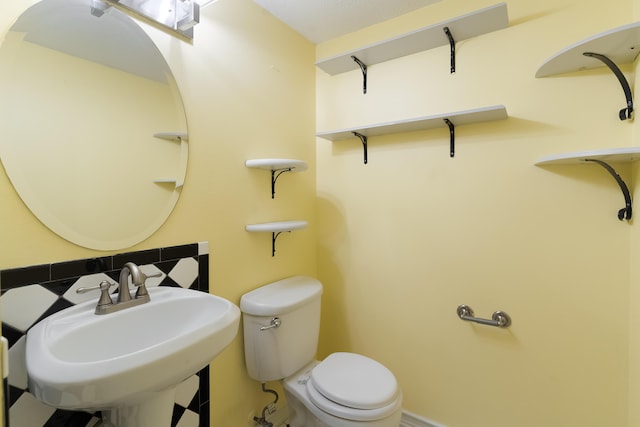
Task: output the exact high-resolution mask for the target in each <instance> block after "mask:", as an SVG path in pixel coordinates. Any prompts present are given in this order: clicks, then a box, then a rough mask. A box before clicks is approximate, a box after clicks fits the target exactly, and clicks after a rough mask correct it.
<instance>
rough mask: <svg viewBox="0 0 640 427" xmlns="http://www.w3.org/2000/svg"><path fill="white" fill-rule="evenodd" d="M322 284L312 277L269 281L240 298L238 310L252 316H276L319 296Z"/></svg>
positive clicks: (294, 277)
mask: <svg viewBox="0 0 640 427" xmlns="http://www.w3.org/2000/svg"><path fill="white" fill-rule="evenodd" d="M321 295H322V284H321V283H320V282H319V281H318V280H317V279H314V278H312V277H307V276H293V277H288V278H286V279H282V280H279V281H277V282H273V283H270V284H268V285H264V286H261V287H259V288H258V289H255V290H253V291H251V292H249V293H246V294H244V295H243V296H242V298H240V310H241V311H242V312H243V313H246V314H252V315H254V316H276V315H278V314H284V313H287V312H290V311H293V310H295V309H297V308H299V307H301V306H303V305H305V304H308V303H309V302H311V301H313V300H316V299H318V298H320V296H321Z"/></svg>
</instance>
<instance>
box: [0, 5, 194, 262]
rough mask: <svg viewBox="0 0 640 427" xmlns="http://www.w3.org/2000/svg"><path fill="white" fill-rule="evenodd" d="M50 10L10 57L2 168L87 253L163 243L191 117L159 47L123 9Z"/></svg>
mask: <svg viewBox="0 0 640 427" xmlns="http://www.w3.org/2000/svg"><path fill="white" fill-rule="evenodd" d="M91 4H92V0H43V1H41V2H39V3H36V4H34V5H33V6H31V7H30V8H29V9H27V10H26V11H25V12H24V13H23V14H22V15H21V16H20V17H19V19H18V20H17V21H16V22H15V24H14V25H13V26H12V27H11V29H10V30H9V32H8V33H7V34H5V36H4V41H2V44H1V45H0V94H1V95H0V130H1V135H0V161H2V165H3V166H4V169H5V171H6V173H7V175H8V177H9V179H10V181H11V183H12V184H13V186H14V188H15V189H16V191H17V193H18V194H19V195H20V197H21V199H22V200H23V201H24V203H25V204H26V206H27V207H28V208H29V209H30V210H31V212H33V214H34V215H35V216H36V217H37V218H38V219H39V220H40V221H41V222H42V223H44V224H45V225H46V226H47V227H49V228H50V229H51V230H52V231H54V232H55V233H57V234H58V235H60V236H61V237H63V238H65V239H67V240H69V241H71V242H73V243H76V244H78V245H81V246H83V247H87V248H91V249H98V250H114V249H123V248H127V247H130V246H132V245H134V244H136V243H139V242H141V241H142V240H144V239H146V238H147V237H149V236H150V235H151V234H153V233H154V232H155V231H156V230H157V229H158V228H159V227H160V226H161V225H162V224H163V223H164V222H165V221H166V219H167V218H168V216H169V215H170V213H171V212H172V210H173V208H174V207H175V204H176V203H177V201H178V197H179V195H180V191H181V188H182V185H183V184H184V178H185V174H186V167H187V156H188V144H187V140H188V138H187V124H186V118H185V112H184V108H183V104H182V100H181V97H180V93H179V91H178V87H177V84H176V82H175V79H174V78H173V76H172V74H171V71H170V69H169V66H168V64H167V63H166V61H165V60H164V58H163V56H162V54H161V53H160V51H159V50H158V48H157V47H156V46H155V44H154V43H153V41H152V40H151V39H150V38H149V37H148V36H147V34H146V33H145V32H144V31H143V30H142V28H141V27H140V26H139V25H138V24H137V23H136V22H135V21H134V20H133V19H131V18H129V17H128V16H126V15H125V14H124V13H122V12H120V11H118V10H117V9H115V8H108V9H106V10H98V9H93V8H92V7H91Z"/></svg>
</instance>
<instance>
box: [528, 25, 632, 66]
mask: <svg viewBox="0 0 640 427" xmlns="http://www.w3.org/2000/svg"><path fill="white" fill-rule="evenodd" d="M584 52H594V53H599V54H601V55H605V56H607V57H608V58H609V59H611V60H612V61H613V62H615V63H616V64H618V65H619V64H629V63H632V62H633V61H635V59H636V57H637V56H638V53H640V22H636V23H633V24H629V25H625V26H622V27H618V28H614V29H613V30H609V31H606V32H603V33H600V34H597V35H595V36H592V37H589V38H586V39H584V40H582V41H580V42H578V43H575V44H572V45H571V46H569V47H567V48H565V49H563V50H561V51H560V52H558V53H556V54H555V55H553V56H551V57H550V58H548V59H547V60H546V61H545V62H544V64H543V65H542V66H541V67H540V68H539V69H538V71H537V72H536V77H547V76H552V75H557V74H563V73H569V72H575V71H581V70H586V69H592V68H598V67H602V66H604V64H603V63H602V62H600V61H598V60H597V59H594V58H590V57H587V56H584V55H583V53H584Z"/></svg>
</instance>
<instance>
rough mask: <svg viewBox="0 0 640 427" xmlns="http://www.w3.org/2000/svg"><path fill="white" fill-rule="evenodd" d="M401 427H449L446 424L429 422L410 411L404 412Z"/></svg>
mask: <svg viewBox="0 0 640 427" xmlns="http://www.w3.org/2000/svg"><path fill="white" fill-rule="evenodd" d="M400 427H447V426H445V425H444V424H440V423H437V422H435V421H431V420H428V419H426V418H424V417H422V416H420V415H416V414H413V413H411V412H409V411H402V418H401V419H400Z"/></svg>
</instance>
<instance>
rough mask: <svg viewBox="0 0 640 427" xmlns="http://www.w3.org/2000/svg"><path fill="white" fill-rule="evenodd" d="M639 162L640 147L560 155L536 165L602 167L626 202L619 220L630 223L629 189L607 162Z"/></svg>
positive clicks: (543, 159)
mask: <svg viewBox="0 0 640 427" xmlns="http://www.w3.org/2000/svg"><path fill="white" fill-rule="evenodd" d="M637 160H640V147H625V148H610V149H604V150H594V151H579V152H575V153H567V154H558V155H554V156H548V157H544V158H542V159H540V160H538V161H537V162H536V163H535V165H536V166H547V165H549V166H550V165H572V164H574V165H575V164H584V163H588V162H591V163H595V164H597V165H600V166H602V167H603V168H604V169H605V170H607V172H609V173H610V174H611V176H613V178H614V179H615V180H616V182H617V183H618V186H619V187H620V190H621V191H622V195H623V197H624V200H625V207H624V208H622V209H620V210H619V211H618V219H619V220H621V221H622V220H623V219H626V220H627V221H628V220H630V219H631V216H632V213H633V209H632V201H631V194H630V192H629V188H628V187H627V184H626V183H625V182H624V181H623V179H622V178H621V177H620V175H618V173H617V172H616V171H615V169H614V168H613V167H612V166H611V165H609V163H607V162H619V163H630V162H635V161H637Z"/></svg>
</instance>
